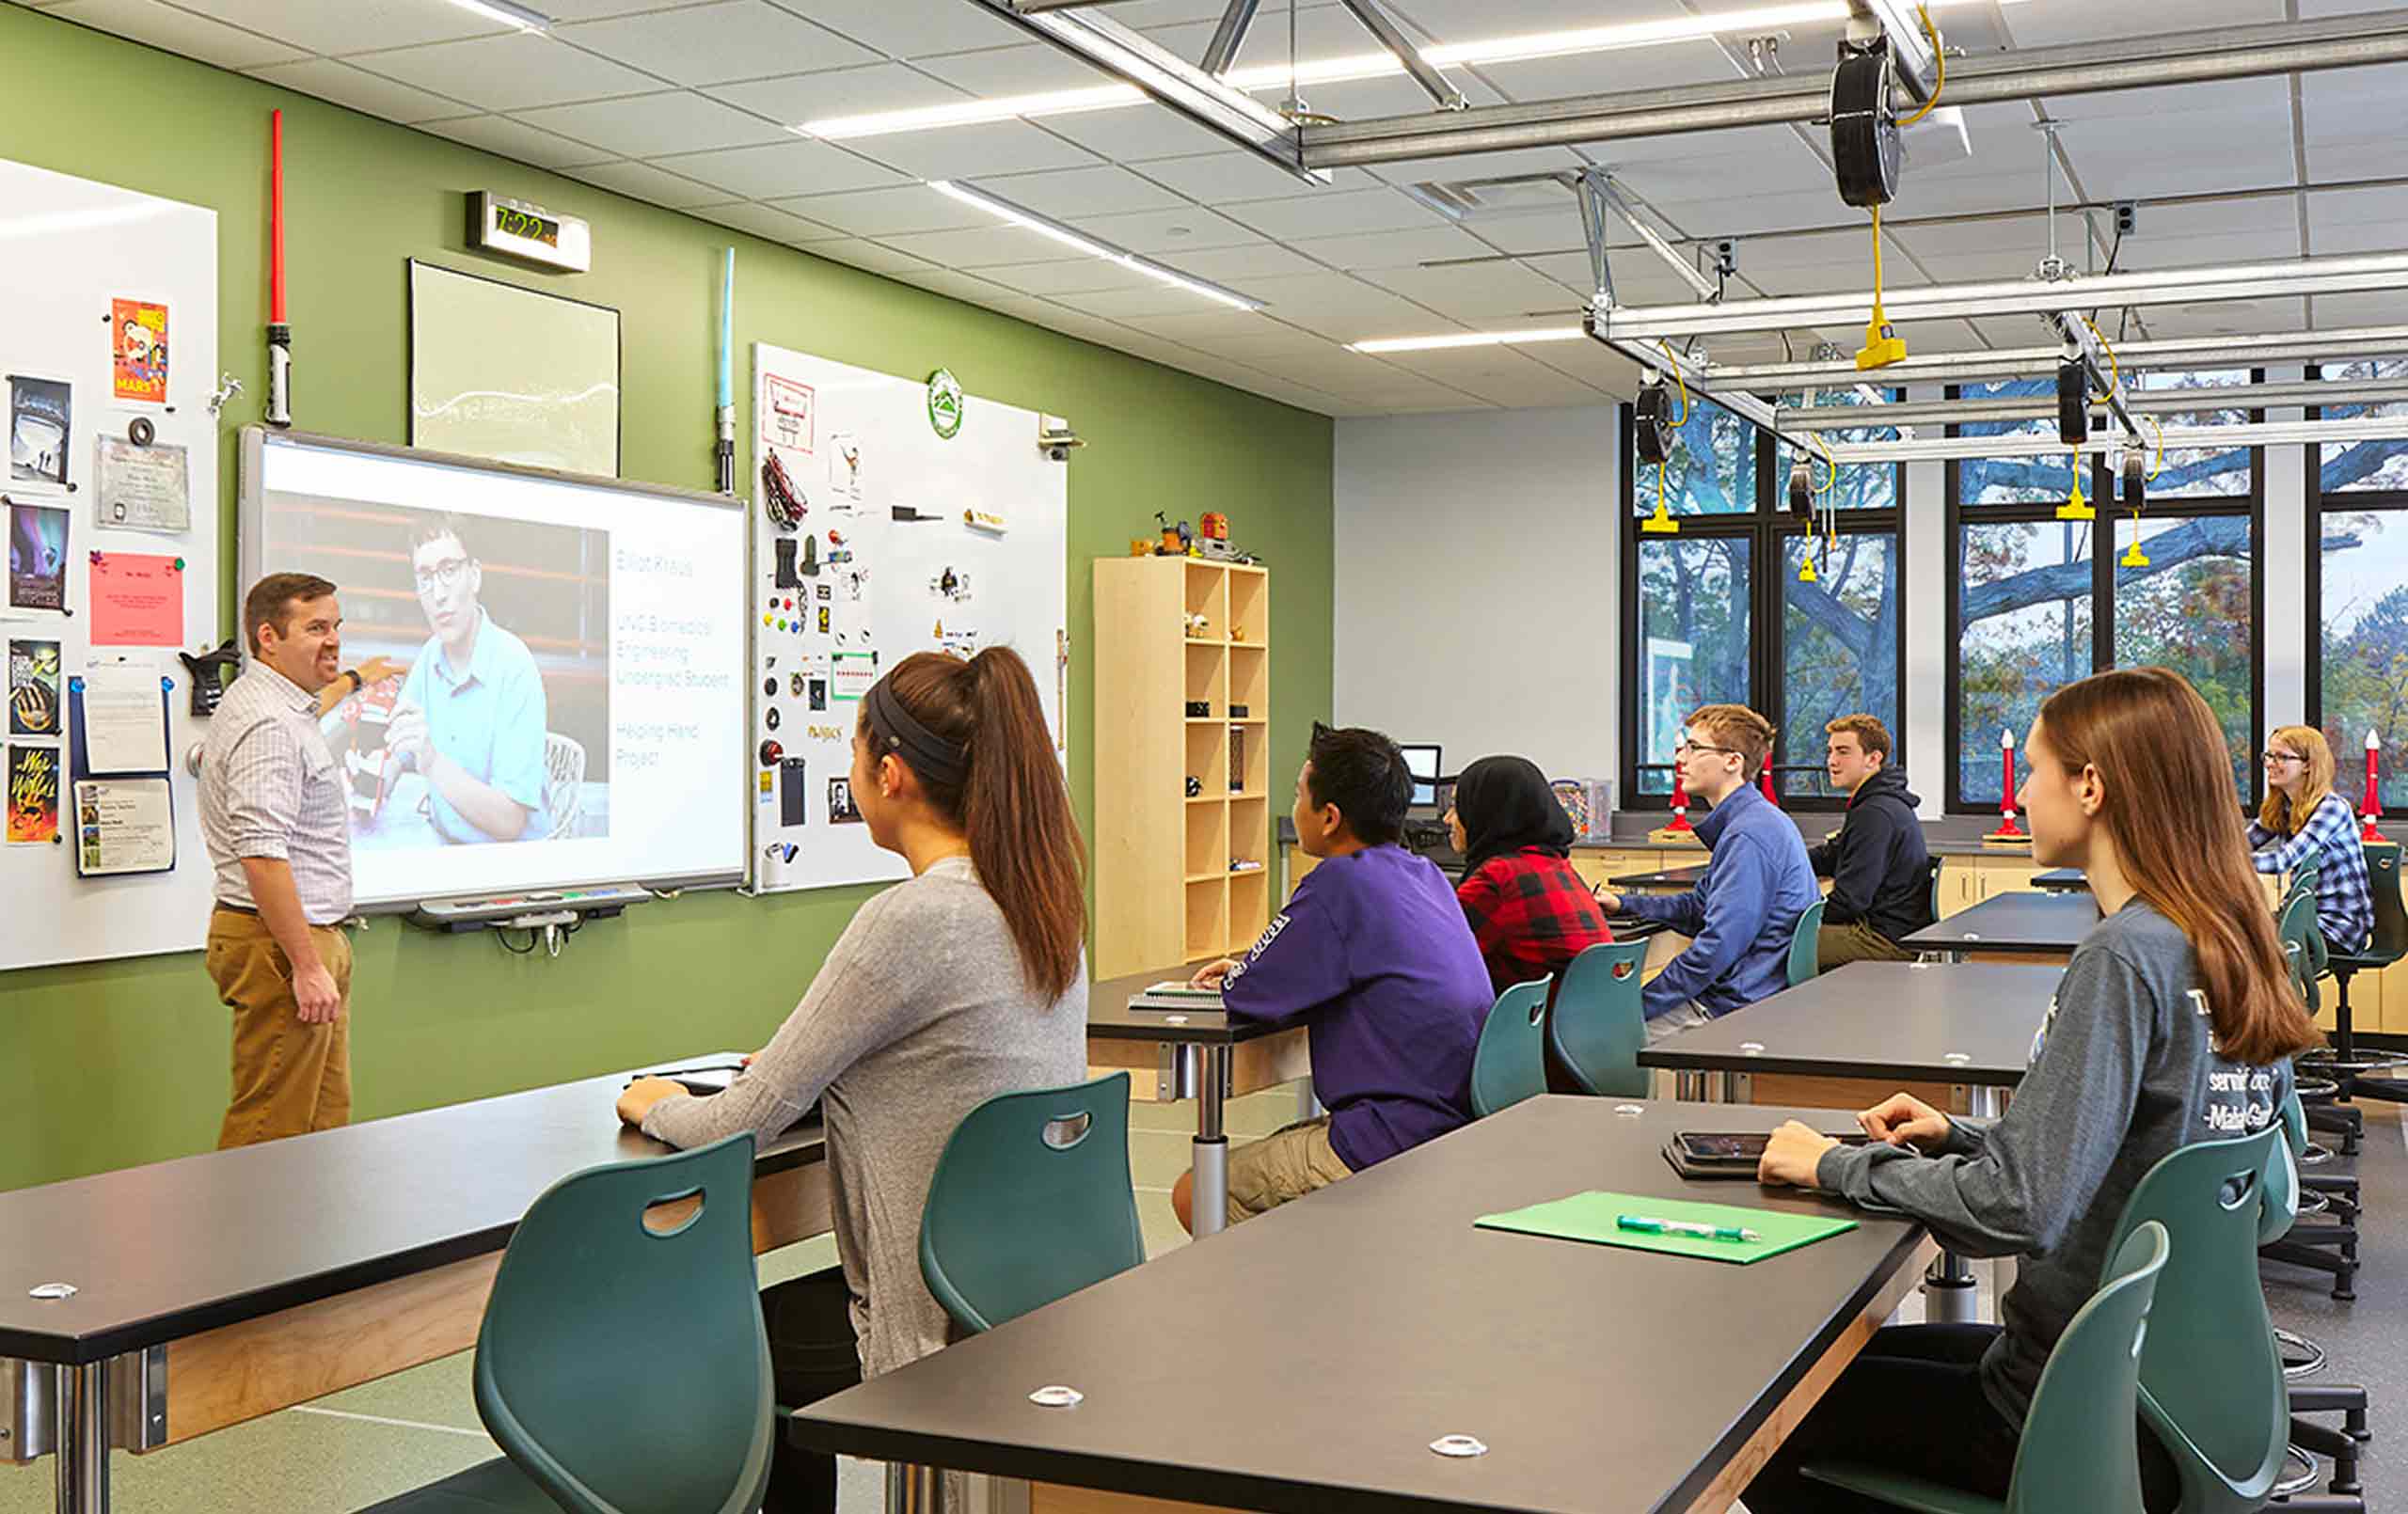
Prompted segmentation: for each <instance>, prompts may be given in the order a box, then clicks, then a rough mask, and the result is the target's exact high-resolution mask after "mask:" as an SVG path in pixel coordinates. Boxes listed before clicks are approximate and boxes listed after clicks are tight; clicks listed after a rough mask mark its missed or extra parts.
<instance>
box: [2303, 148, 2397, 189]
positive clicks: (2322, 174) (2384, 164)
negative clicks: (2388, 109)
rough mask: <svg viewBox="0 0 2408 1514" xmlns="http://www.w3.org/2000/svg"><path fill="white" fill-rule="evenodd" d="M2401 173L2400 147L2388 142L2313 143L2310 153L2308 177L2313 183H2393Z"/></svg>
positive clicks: (2308, 156) (2308, 153) (2308, 155)
mask: <svg viewBox="0 0 2408 1514" xmlns="http://www.w3.org/2000/svg"><path fill="white" fill-rule="evenodd" d="M2399 172H2400V143H2399V142H2398V141H2397V140H2393V141H2386V142H2326V143H2321V144H2318V143H2310V144H2309V145H2308V149H2307V177H2308V180H2309V181H2310V182H2313V183H2336V182H2339V181H2345V180H2352V179H2389V178H2392V177H2395V176H2396V175H2398V173H2399Z"/></svg>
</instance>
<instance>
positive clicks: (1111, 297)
mask: <svg viewBox="0 0 2408 1514" xmlns="http://www.w3.org/2000/svg"><path fill="white" fill-rule="evenodd" d="M1057 297H1058V299H1059V300H1060V302H1061V303H1062V304H1064V305H1067V306H1069V307H1070V308H1073V309H1077V310H1084V311H1085V312H1087V313H1088V314H1089V315H1100V316H1105V317H1109V318H1111V319H1114V320H1117V319H1119V318H1121V317H1124V316H1141V315H1180V314H1184V313H1187V312H1190V311H1194V310H1197V309H1211V308H1214V307H1213V305H1212V301H1210V300H1207V299H1205V298H1203V297H1202V296H1201V295H1197V294H1192V293H1190V292H1187V291H1186V290H1183V289H1179V288H1176V287H1174V286H1172V285H1169V284H1164V283H1163V282H1161V281H1160V280H1157V279H1150V278H1149V279H1148V280H1146V281H1145V282H1144V283H1143V284H1140V285H1138V286H1136V287H1134V288H1131V289H1113V290H1095V291H1091V292H1087V293H1085V294H1064V295H1060V296H1057ZM1256 319H1258V320H1259V319H1260V318H1259V317H1257V318H1256Z"/></svg>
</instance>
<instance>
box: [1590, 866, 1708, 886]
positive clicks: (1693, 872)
mask: <svg viewBox="0 0 2408 1514" xmlns="http://www.w3.org/2000/svg"><path fill="white" fill-rule="evenodd" d="M1704 878H1705V864H1704V863H1703V862H1700V863H1699V864H1698V865H1697V866H1695V867H1668V868H1663V869H1660V870H1658V871H1656V872H1654V873H1625V874H1624V875H1622V876H1620V877H1618V878H1608V879H1607V880H1606V885H1607V887H1608V888H1614V889H1694V888H1696V887H1697V886H1698V884H1700V883H1701V882H1703V881H1704Z"/></svg>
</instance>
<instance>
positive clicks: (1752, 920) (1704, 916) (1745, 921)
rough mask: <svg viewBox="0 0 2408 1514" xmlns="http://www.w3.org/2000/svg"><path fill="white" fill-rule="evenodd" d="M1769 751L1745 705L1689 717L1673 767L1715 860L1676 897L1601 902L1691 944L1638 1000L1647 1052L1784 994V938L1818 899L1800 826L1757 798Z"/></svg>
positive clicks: (1764, 727) (1766, 736)
mask: <svg viewBox="0 0 2408 1514" xmlns="http://www.w3.org/2000/svg"><path fill="white" fill-rule="evenodd" d="M1771 750H1772V724H1771V722H1770V721H1767V720H1766V718H1764V717H1763V716H1761V715H1758V714H1757V713H1756V712H1755V711H1753V710H1751V709H1749V708H1748V707H1747V706H1746V705H1744V704H1708V705H1706V706H1705V707H1704V708H1703V709H1701V710H1699V711H1698V712H1697V713H1696V714H1695V715H1692V716H1690V717H1689V723H1688V727H1687V733H1686V734H1685V735H1684V736H1683V737H1682V740H1681V744H1680V746H1678V747H1677V748H1675V749H1673V752H1672V761H1673V762H1674V763H1675V764H1677V765H1678V766H1679V768H1680V774H1681V781H1682V783H1683V784H1684V785H1686V786H1687V789H1688V793H1689V797H1691V798H1693V799H1702V800H1703V801H1704V802H1705V803H1706V804H1708V805H1711V806H1712V807H1713V810H1714V812H1713V813H1712V814H1710V815H1708V816H1706V817H1705V819H1703V820H1702V821H1700V822H1699V823H1698V827H1697V839H1698V840H1699V841H1701V842H1703V843H1704V844H1705V849H1706V850H1707V851H1709V852H1711V853H1712V854H1713V858H1712V860H1710V861H1708V862H1707V863H1706V866H1705V876H1704V877H1703V878H1702V879H1700V880H1699V882H1698V886H1697V887H1696V888H1695V889H1693V890H1691V891H1688V892H1687V893H1684V894H1679V895H1677V896H1671V897H1654V898H1650V897H1647V896H1644V895H1640V894H1614V893H1602V892H1601V893H1599V894H1598V895H1597V902H1598V903H1599V904H1601V905H1604V906H1605V907H1606V908H1607V909H1608V911H1617V912H1620V913H1623V914H1629V915H1637V916H1639V917H1640V918H1641V919H1643V920H1660V921H1663V922H1664V923H1667V924H1669V925H1671V927H1672V928H1673V929H1674V930H1676V931H1679V932H1680V933H1681V934H1682V935H1684V936H1687V937H1691V938H1693V939H1691V941H1690V942H1689V946H1688V950H1687V951H1685V952H1683V953H1682V954H1680V955H1679V956H1676V957H1674V958H1673V959H1672V960H1671V963H1669V964H1668V965H1666V967H1665V969H1664V970H1663V971H1662V972H1659V973H1657V974H1656V979H1655V981H1654V982H1652V983H1650V984H1649V985H1648V986H1646V987H1645V988H1644V989H1642V990H1641V991H1640V1003H1641V1005H1642V1007H1643V1008H1644V1009H1645V1010H1646V1013H1647V1040H1648V1043H1649V1044H1650V1045H1651V1046H1652V1045H1654V1044H1655V1043H1656V1042H1657V1041H1661V1040H1663V1039H1664V1038H1665V1037H1666V1036H1670V1035H1677V1034H1679V1033H1681V1032H1683V1031H1686V1030H1689V1029H1691V1028H1692V1027H1695V1026H1699V1025H1703V1024H1705V1023H1706V1022H1707V1021H1708V1020H1711V1019H1714V1018H1716V1017H1719V1016H1723V1015H1728V1014H1729V1013H1731V1012H1732V1011H1733V1010H1735V1009H1745V1008H1747V1007H1748V1006H1749V1005H1750V1004H1752V1003H1754V1002H1755V1001H1757V1000H1759V999H1768V998H1770V997H1771V996H1773V995H1774V994H1777V993H1779V992H1781V990H1782V989H1783V988H1785V987H1787V986H1789V938H1790V936H1791V934H1792V933H1793V932H1795V931H1796V930H1797V928H1798V916H1800V915H1802V914H1804V913H1805V912H1806V910H1807V907H1809V906H1811V905H1813V904H1814V901H1815V900H1816V899H1817V898H1818V897H1820V896H1821V891H1820V890H1819V889H1817V888H1816V886H1815V883H1814V866H1813V864H1812V863H1810V862H1808V861H1807V860H1806V843H1805V841H1804V840H1803V838H1801V837H1800V836H1799V835H1798V828H1797V826H1795V825H1794V824H1792V823H1791V821H1790V819H1789V817H1788V816H1787V815H1785V814H1782V812H1781V811H1780V810H1779V809H1777V808H1775V807H1774V806H1773V805H1771V804H1769V803H1767V802H1766V800H1765V796H1763V795H1761V794H1759V793H1757V792H1756V790H1755V786H1754V782H1753V780H1754V778H1755V776H1756V774H1757V772H1758V771H1760V770H1761V769H1762V768H1763V766H1764V762H1765V754H1766V753H1767V752H1769V751H1771Z"/></svg>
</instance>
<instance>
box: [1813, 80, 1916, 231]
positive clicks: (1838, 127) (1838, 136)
mask: <svg viewBox="0 0 2408 1514" xmlns="http://www.w3.org/2000/svg"><path fill="white" fill-rule="evenodd" d="M1896 81H1897V67H1896V64H1895V62H1894V61H1893V59H1892V57H1891V55H1890V43H1889V39H1887V38H1881V39H1876V40H1875V41H1873V42H1871V43H1868V44H1865V45H1864V46H1861V47H1860V46H1858V45H1857V44H1855V43H1852V42H1842V43H1841V44H1840V64H1839V68H1838V70H1837V71H1835V72H1834V73H1833V74H1832V75H1831V166H1832V169H1833V171H1834V173H1835V174H1836V175H1837V177H1838V179H1839V188H1840V198H1842V199H1844V200H1846V202H1847V203H1849V204H1850V205H1854V206H1857V207H1859V208H1860V209H1867V210H1869V209H1871V208H1872V207H1873V206H1876V205H1887V204H1889V203H1890V201H1892V200H1893V199H1895V198H1896V197H1897V195H1898V175H1899V173H1900V171H1901V170H1902V169H1903V168H1904V167H1905V166H1906V150H1905V148H1904V145H1903V144H1902V143H1901V142H1900V140H1899V137H1898V118H1897V117H1896V115H1895V114H1893V112H1892V110H1891V109H1890V94H1891V89H1892V87H1893V85H1894V84H1895V83H1896Z"/></svg>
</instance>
